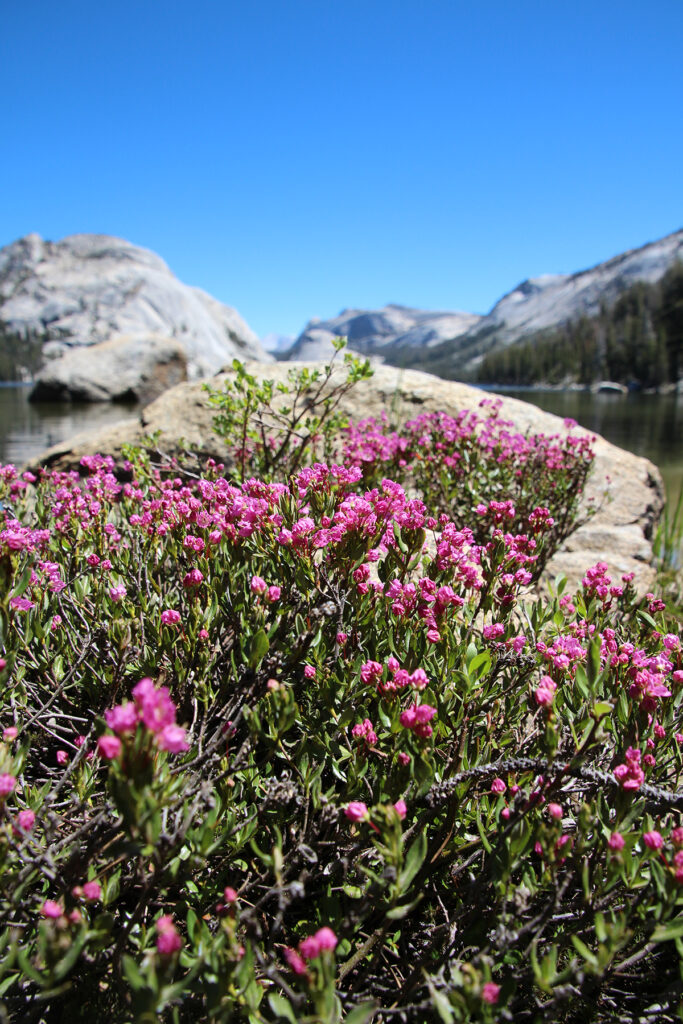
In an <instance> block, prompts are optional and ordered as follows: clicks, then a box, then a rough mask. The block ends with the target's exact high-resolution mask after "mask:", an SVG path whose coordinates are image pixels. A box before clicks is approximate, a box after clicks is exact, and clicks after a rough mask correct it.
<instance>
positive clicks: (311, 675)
mask: <svg viewBox="0 0 683 1024" xmlns="http://www.w3.org/2000/svg"><path fill="white" fill-rule="evenodd" d="M304 679H315V666H314V665H305V666H304Z"/></svg>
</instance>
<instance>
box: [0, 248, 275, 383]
mask: <svg viewBox="0 0 683 1024" xmlns="http://www.w3.org/2000/svg"><path fill="white" fill-rule="evenodd" d="M0 322H2V323H4V324H6V325H7V327H8V329H9V330H11V331H14V332H18V333H21V334H26V333H28V332H33V333H35V334H38V335H40V336H43V337H44V338H45V339H46V341H45V344H44V347H43V353H44V355H45V357H46V359H50V358H58V357H60V356H63V355H64V354H65V353H66V352H67V351H69V350H70V349H72V348H73V347H76V346H84V345H88V346H92V345H99V344H100V343H101V342H104V341H108V340H109V339H110V338H112V337H114V336H116V335H138V336H148V337H149V336H151V335H154V336H156V337H160V338H167V339H175V340H176V341H177V343H178V344H179V345H180V346H181V347H182V350H183V352H184V354H185V358H186V362H187V374H188V377H189V378H190V379H192V380H194V379H197V378H199V377H205V376H208V375H210V374H213V373H215V372H216V371H217V370H218V369H220V367H221V366H223V365H224V364H225V363H226V362H228V361H229V360H231V359H233V358H234V357H235V356H238V357H239V358H242V359H262V360H267V359H269V356H268V355H267V353H265V351H264V349H263V348H262V347H261V344H260V342H259V340H258V338H257V337H256V335H255V334H254V332H253V331H252V330H251V329H250V328H249V327H248V326H247V324H246V323H245V322H244V320H243V319H242V318H241V317H240V315H239V314H238V313H237V312H236V311H235V310H234V309H231V308H230V307H229V306H224V305H222V304H221V303H220V302H217V301H216V300H215V299H213V298H212V297H211V296H210V295H207V294H206V292H203V291H201V290H200V289H199V288H191V287H189V286H188V285H186V284H182V283H181V282H180V281H179V280H178V279H177V278H176V277H175V276H174V275H173V274H172V273H171V271H170V270H169V268H168V267H167V266H166V264H165V263H164V261H163V260H162V259H161V258H160V257H159V256H157V255H156V254H155V253H153V252H150V251H149V250H147V249H141V248H139V247H138V246H136V245H131V243H130V242H126V241H123V240H122V239H120V238H112V237H110V236H108V235H70V236H69V237H68V238H63V239H62V240H61V241H60V242H46V241H43V239H42V238H41V237H40V236H39V235H35V234H33V235H27V236H26V237H25V238H20V239H19V240H18V241H16V242H13V243H12V245H8V246H5V248H4V249H0Z"/></svg>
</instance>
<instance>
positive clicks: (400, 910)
mask: <svg viewBox="0 0 683 1024" xmlns="http://www.w3.org/2000/svg"><path fill="white" fill-rule="evenodd" d="M421 902H422V893H420V895H419V896H417V897H416V898H415V899H414V900H411V901H410V903H404V904H403V906H401V907H392V908H391V910H387V912H386V918H387V920H388V921H402V920H403V918H404V917H407V916H408V914H409V913H410V912H411V910H414V909H415V907H416V906H417V905H418V903H421Z"/></svg>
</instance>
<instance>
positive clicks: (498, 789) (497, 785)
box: [491, 779, 507, 795]
mask: <svg viewBox="0 0 683 1024" xmlns="http://www.w3.org/2000/svg"><path fill="white" fill-rule="evenodd" d="M506 789H507V786H506V785H505V783H504V782H503V780H502V779H494V780H493V782H492V783H491V792H492V793H495V794H496V795H500V794H501V793H504V792H505V790H506Z"/></svg>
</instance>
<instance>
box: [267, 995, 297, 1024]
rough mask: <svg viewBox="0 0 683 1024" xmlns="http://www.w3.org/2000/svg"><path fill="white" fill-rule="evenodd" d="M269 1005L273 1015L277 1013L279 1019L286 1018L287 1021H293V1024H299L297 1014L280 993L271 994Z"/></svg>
mask: <svg viewBox="0 0 683 1024" xmlns="http://www.w3.org/2000/svg"><path fill="white" fill-rule="evenodd" d="M268 1003H269V1004H270V1008H271V1010H272V1011H273V1013H276V1014H277V1015H278V1017H284V1019H285V1020H288V1021H291V1024H297V1019H296V1014H295V1013H294V1010H293V1009H292V1007H291V1004H290V1002H289V1000H288V999H285V997H284V996H283V995H281V994H280V992H271V993H270V995H269V996H268Z"/></svg>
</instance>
